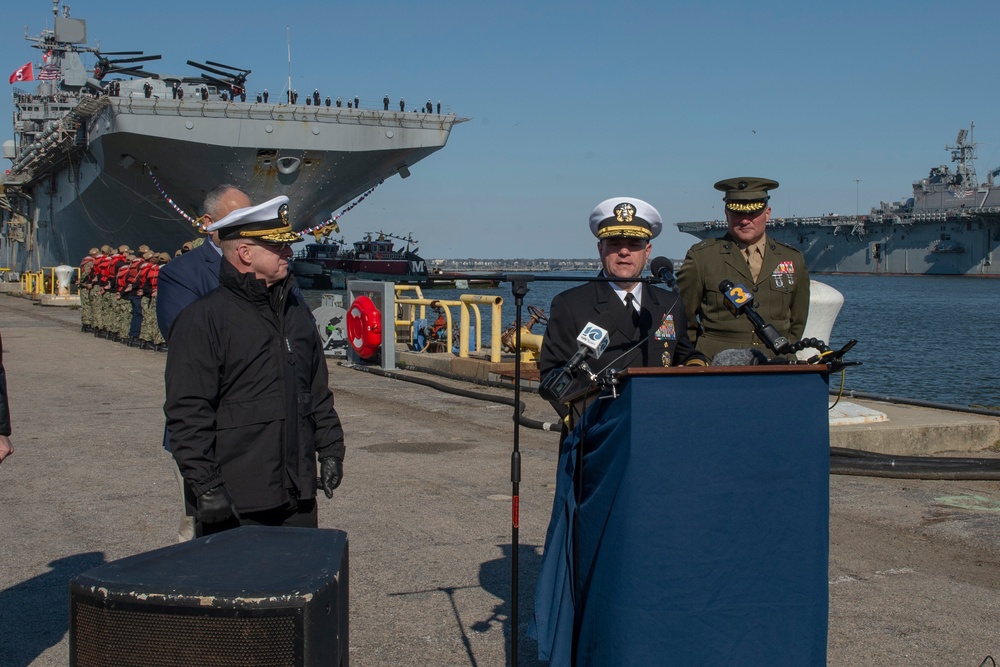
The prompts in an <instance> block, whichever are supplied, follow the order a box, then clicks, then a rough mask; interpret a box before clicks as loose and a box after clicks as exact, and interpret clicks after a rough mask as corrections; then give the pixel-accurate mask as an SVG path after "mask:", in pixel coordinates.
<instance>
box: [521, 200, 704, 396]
mask: <svg viewBox="0 0 1000 667" xmlns="http://www.w3.org/2000/svg"><path fill="white" fill-rule="evenodd" d="M662 228H663V219H662V218H661V217H660V213H659V211H657V210H656V209H655V208H654V207H653V206H652V205H651V204H649V203H648V202H645V201H643V200H642V199H637V198H635V197H612V198H610V199H606V200H604V201H602V202H601V203H600V204H598V205H597V207H596V208H594V210H593V212H592V213H591V214H590V231H591V232H592V233H593V234H594V236H596V237H597V251H598V254H599V255H600V257H601V265H602V266H603V270H602V271H601V274H600V276H599V278H600V280H595V281H593V282H589V283H587V284H584V285H581V286H579V287H574V288H572V289H569V290H566V291H565V292H562V293H560V294H557V295H556V297H555V298H554V299H553V300H552V306H551V309H550V311H549V323H548V326H547V328H546V332H545V339H544V342H543V344H542V351H541V355H540V358H539V362H538V366H539V370H540V371H541V376H542V378H543V380H544V378H545V377H546V375H547V374H548V373H549V372H552V371H557V370H559V369H561V368H562V367H563V366H565V365H566V363H567V362H568V360H569V359H570V358H572V356H573V354H574V353H575V352H576V351H577V350H578V348H579V344H578V343H577V336H578V334H580V333H581V332H582V331H583V328H584V327H585V326H586V325H587V324H588V323H592V324H597V325H598V326H600V327H601V328H602V329H605V330H607V331H608V332H609V338H608V341H609V342H608V347H607V349H606V350H605V351H604V353H603V354H602V355H601V356H600V358H599V359H590V360H588V364H589V366H590V369H591V370H592V371H594V372H595V373H596V372H599V371H600V370H602V369H604V368H605V367H607V366H608V365H609V364H613V365H614V367H615V368H617V369H624V368H629V367H633V366H676V365H681V364H692V363H698V364H703V363H704V362H705V358H704V356H703V355H701V354H699V353H697V352H695V349H694V345H692V344H691V341H690V340H688V338H687V333H686V331H687V322H686V321H685V320H684V306H683V305H681V304H680V299H679V297H677V295H675V294H673V293H671V292H667V291H665V290H662V289H660V288H656V287H651V286H649V285H647V284H644V283H642V282H639V280H638V279H639V278H640V277H641V276H642V271H643V269H645V267H646V262H647V261H648V260H649V253H650V251H651V250H652V246H651V245H650V241H651V240H652V239H654V238H656V237H657V236H658V235H659V234H660V230H661V229H662ZM606 278H611V279H612V280H610V281H609V280H606ZM557 409H559V407H558V406H557Z"/></svg>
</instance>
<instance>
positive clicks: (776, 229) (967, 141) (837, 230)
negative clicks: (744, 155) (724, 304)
mask: <svg viewBox="0 0 1000 667" xmlns="http://www.w3.org/2000/svg"><path fill="white" fill-rule="evenodd" d="M974 129H975V125H974V124H973V125H972V126H970V129H969V130H968V131H966V130H964V129H962V130H960V131H959V133H958V137H957V139H956V141H955V144H954V145H953V146H946V147H945V148H946V150H949V151H951V160H952V162H954V163H955V167H954V170H952V169H951V168H949V167H948V166H947V165H941V166H940V167H934V168H932V169H931V171H930V175H929V176H927V178H923V179H921V180H919V181H916V182H914V183H913V196H912V197H911V198H909V199H907V200H906V201H903V202H892V203H886V202H881V203H880V205H879V206H878V207H877V208H873V209H872V210H871V213H869V214H868V215H857V216H855V215H826V216H819V217H811V218H798V217H794V218H771V220H770V222H768V224H767V234H768V236H770V237H772V238H774V239H775V240H778V241H781V242H783V243H787V244H788V245H791V246H794V247H796V248H798V249H799V250H801V251H802V253H803V255H805V260H806V265H807V266H808V267H809V271H810V272H812V273H861V274H879V275H962V276H986V277H1000V185H996V184H994V178H996V177H997V176H998V175H1000V168H997V169H994V170H992V171H991V172H990V173H989V175H988V176H987V178H986V182H985V183H980V182H979V181H978V178H977V176H976V167H975V158H976V143H975V141H973V130H974ZM677 228H678V229H680V230H681V231H682V232H687V233H688V234H692V235H694V236H696V237H698V238H699V239H706V238H711V237H715V236H722V235H723V234H724V233H725V231H726V228H727V226H726V222H725V220H722V221H710V222H680V223H677ZM994 259H996V260H998V261H997V262H994V261H993V260H994Z"/></svg>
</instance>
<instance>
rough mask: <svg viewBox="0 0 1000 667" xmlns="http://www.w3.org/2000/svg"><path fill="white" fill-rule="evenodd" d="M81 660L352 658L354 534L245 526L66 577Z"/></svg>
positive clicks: (261, 662)
mask: <svg viewBox="0 0 1000 667" xmlns="http://www.w3.org/2000/svg"><path fill="white" fill-rule="evenodd" d="M69 596H70V617H69V664H70V665H71V666H72V667H128V666H131V665H135V666H136V667H138V666H142V667H193V666H195V665H197V666H198V667H222V666H226V667H237V666H238V667H257V666H260V667H265V666H266V667H279V666H285V665H287V666H289V667H292V666H294V667H299V666H302V667H312V666H317V665H334V666H338V667H348V665H349V656H348V558H347V533H345V532H344V531H341V530H319V529H314V528H270V527H263V526H244V527H242V528H236V529H234V530H230V531H225V532H222V533H218V534H215V535H211V536H209V537H203V538H200V539H197V540H192V541H191V542H184V543H182V544H177V545H174V546H170V547H166V548H163V549H157V550H155V551H149V552H147V553H143V554H138V555H136V556H130V557H128V558H123V559H121V560H118V561H114V562H113V563H108V564H106V565H102V566H100V567H97V568H94V569H93V570H89V571H88V572H84V573H83V574H81V575H80V576H78V577H76V578H75V579H73V580H72V581H71V582H70V584H69Z"/></svg>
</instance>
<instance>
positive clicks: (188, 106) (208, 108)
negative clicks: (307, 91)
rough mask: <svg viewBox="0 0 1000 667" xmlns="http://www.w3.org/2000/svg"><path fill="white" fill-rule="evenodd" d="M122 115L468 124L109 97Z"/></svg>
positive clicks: (403, 114)
mask: <svg viewBox="0 0 1000 667" xmlns="http://www.w3.org/2000/svg"><path fill="white" fill-rule="evenodd" d="M107 99H108V100H110V103H111V105H112V106H113V107H114V108H115V110H116V111H117V112H118V113H129V114H135V115H139V114H148V115H170V116H182V117H184V116H191V117H199V118H231V119H250V120H261V121H266V120H274V121H285V120H291V121H313V122H317V123H339V124H347V123H349V124H352V125H374V126H379V125H381V126H386V127H409V128H419V129H449V128H451V126H452V125H455V124H457V123H464V122H466V121H468V120H469V119H468V118H462V117H460V116H457V115H455V114H454V113H447V114H437V113H420V112H414V111H409V112H408V111H383V110H377V109H347V108H344V107H324V106H319V107H317V106H306V105H302V104H271V103H265V102H235V101H233V100H227V101H222V100H199V99H194V100H192V99H182V100H175V99H172V98H169V99H168V98H162V97H108V98H107Z"/></svg>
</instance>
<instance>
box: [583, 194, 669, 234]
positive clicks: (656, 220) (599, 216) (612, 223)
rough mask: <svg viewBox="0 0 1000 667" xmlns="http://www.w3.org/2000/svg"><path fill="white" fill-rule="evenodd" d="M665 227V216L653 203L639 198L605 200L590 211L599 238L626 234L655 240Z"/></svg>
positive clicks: (592, 227)
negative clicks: (662, 215) (661, 214)
mask: <svg viewBox="0 0 1000 667" xmlns="http://www.w3.org/2000/svg"><path fill="white" fill-rule="evenodd" d="M662 228H663V218H661V217H660V212H659V211H657V210H656V209H655V208H653V206H652V205H651V204H649V203H647V202H644V201H643V200H641V199H636V198H635V197H612V198H611V199H605V200H604V201H602V202H601V203H600V204H598V205H597V208H595V209H594V211H593V213H591V214H590V231H592V232H593V233H594V236H596V237H597V238H599V239H607V238H613V237H616V236H624V237H628V238H640V239H646V240H647V241H648V240H649V239H655V238H656V237H657V236H659V234H660V230H661V229H662Z"/></svg>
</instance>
